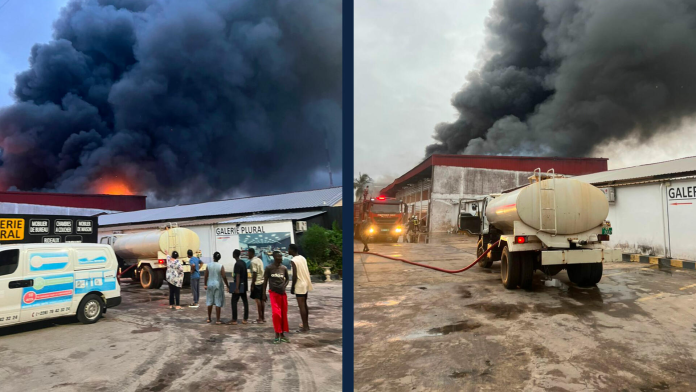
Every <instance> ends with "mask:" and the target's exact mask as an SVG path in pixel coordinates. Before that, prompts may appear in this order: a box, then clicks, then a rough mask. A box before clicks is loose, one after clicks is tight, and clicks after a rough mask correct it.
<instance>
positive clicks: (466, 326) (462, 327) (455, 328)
mask: <svg viewBox="0 0 696 392" xmlns="http://www.w3.org/2000/svg"><path fill="white" fill-rule="evenodd" d="M480 326H481V324H479V323H477V322H473V321H461V322H459V323H457V324H450V325H445V326H444V327H439V328H433V329H430V330H428V333H429V334H431V335H449V334H451V333H453V332H465V331H471V330H474V329H476V328H478V327H480Z"/></svg>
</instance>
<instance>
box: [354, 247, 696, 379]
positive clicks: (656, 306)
mask: <svg viewBox="0 0 696 392" xmlns="http://www.w3.org/2000/svg"><path fill="white" fill-rule="evenodd" d="M475 246H476V239H475V238H471V237H466V236H445V237H442V238H440V239H439V240H434V241H433V243H431V244H402V243H397V244H370V248H371V250H372V251H373V252H377V253H382V254H386V255H390V256H394V257H401V258H405V259H408V260H412V261H417V262H423V263H426V264H430V265H435V266H438V267H444V268H447V269H457V268H462V267H464V266H466V265H468V264H469V263H470V262H472V261H474V259H475V258H476V257H475V253H476V250H475ZM355 250H356V251H358V250H362V244H360V243H357V242H356V243H355ZM354 262H355V264H354V265H355V281H356V283H355V342H356V343H355V385H356V390H359V391H371V390H381V391H425V390H464V391H482V390H483V391H485V390H488V391H500V390H515V391H517V390H520V391H536V390H550V391H664V390H670V391H693V390H696V273H695V272H694V271H684V270H679V269H665V268H659V267H658V266H657V265H655V266H652V265H649V264H648V265H646V264H638V263H610V264H605V265H604V276H603V278H602V280H601V281H600V283H599V284H598V285H597V287H595V288H584V289H583V288H579V287H576V286H575V285H574V284H572V283H571V282H570V281H569V280H568V277H567V275H566V273H565V272H561V273H560V274H558V275H556V276H555V278H557V280H558V281H559V282H560V287H547V286H546V285H545V283H544V281H542V279H544V278H545V277H544V275H543V274H542V273H541V272H539V271H537V272H536V273H535V276H534V286H533V289H532V290H531V291H524V290H519V289H518V290H506V289H505V288H504V287H503V286H502V284H501V283H500V263H499V262H496V263H494V264H493V268H492V269H483V268H481V267H479V266H474V268H472V269H471V270H469V271H467V272H464V273H461V274H458V275H449V274H444V273H442V272H437V271H433V270H429V269H425V268H421V267H417V266H413V265H409V264H405V263H401V262H398V261H391V260H388V259H383V258H380V257H376V256H366V255H355V256H354Z"/></svg>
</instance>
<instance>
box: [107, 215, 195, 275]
mask: <svg viewBox="0 0 696 392" xmlns="http://www.w3.org/2000/svg"><path fill="white" fill-rule="evenodd" d="M99 242H100V243H102V244H109V245H111V247H112V248H113V249H114V253H116V257H117V258H118V264H119V269H120V274H121V275H120V276H121V277H124V278H132V279H134V280H136V281H140V284H141V285H142V286H143V288H145V289H157V288H160V287H161V286H162V283H163V282H164V276H165V272H166V270H167V263H166V258H167V256H166V254H169V255H171V254H172V252H173V251H177V252H179V259H180V260H182V262H183V263H184V272H185V275H184V276H185V278H184V283H187V282H188V281H189V279H190V272H191V266H190V265H188V260H189V259H188V257H187V256H186V252H187V251H188V250H189V249H191V250H193V251H194V252H198V251H199V249H200V239H199V238H198V234H196V233H195V232H193V231H192V230H189V229H185V228H181V227H177V226H176V224H168V225H167V226H163V227H162V228H161V229H160V230H148V231H141V232H139V233H131V234H114V235H107V236H104V237H101V238H100V240H99ZM165 252H166V254H165ZM201 270H205V265H201Z"/></svg>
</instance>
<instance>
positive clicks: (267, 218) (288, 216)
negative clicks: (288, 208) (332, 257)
mask: <svg viewBox="0 0 696 392" xmlns="http://www.w3.org/2000/svg"><path fill="white" fill-rule="evenodd" d="M323 213H324V211H307V212H288V213H285V214H259V215H251V216H245V217H242V218H235V219H232V220H228V221H223V222H220V223H247V222H271V221H284V220H299V219H307V218H311V217H313V216H317V215H321V214H323Z"/></svg>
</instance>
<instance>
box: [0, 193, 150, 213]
mask: <svg viewBox="0 0 696 392" xmlns="http://www.w3.org/2000/svg"><path fill="white" fill-rule="evenodd" d="M145 199H146V196H138V195H91V194H73V193H55V192H9V191H8V192H0V203H1V204H2V205H4V204H6V203H10V204H31V205H39V206H54V207H71V208H80V209H95V210H102V211H137V210H144V209H145ZM24 208H28V207H24Z"/></svg>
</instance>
